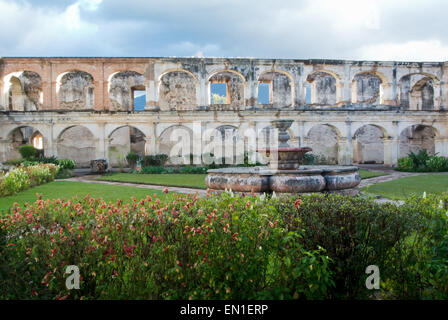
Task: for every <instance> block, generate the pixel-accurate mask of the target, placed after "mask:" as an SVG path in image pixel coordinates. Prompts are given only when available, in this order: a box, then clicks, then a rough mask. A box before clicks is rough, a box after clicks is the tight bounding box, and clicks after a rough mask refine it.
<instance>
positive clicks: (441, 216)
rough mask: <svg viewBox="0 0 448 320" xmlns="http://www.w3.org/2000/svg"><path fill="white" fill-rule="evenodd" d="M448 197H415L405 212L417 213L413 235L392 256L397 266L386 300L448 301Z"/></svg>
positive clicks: (413, 225)
mask: <svg viewBox="0 0 448 320" xmlns="http://www.w3.org/2000/svg"><path fill="white" fill-rule="evenodd" d="M447 204H448V194H446V193H445V194H444V195H442V196H428V197H427V198H422V197H421V196H419V197H416V196H413V197H411V198H410V199H408V200H407V201H406V203H405V204H404V205H403V211H407V212H416V213H417V214H415V215H414V216H413V219H412V220H411V221H410V222H409V226H410V228H411V229H412V233H411V234H410V235H409V236H408V237H407V238H406V240H405V241H402V242H400V243H399V245H398V246H396V247H395V248H394V250H393V251H392V252H391V254H390V262H389V263H390V264H391V265H393V269H391V274H390V277H389V279H387V280H386V282H385V286H384V287H385V290H384V297H385V298H398V299H444V300H446V299H448V214H447Z"/></svg>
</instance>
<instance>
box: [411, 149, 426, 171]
mask: <svg viewBox="0 0 448 320" xmlns="http://www.w3.org/2000/svg"><path fill="white" fill-rule="evenodd" d="M408 156H409V158H411V160H412V162H413V163H414V169H417V170H418V169H420V170H421V169H425V168H426V162H427V161H428V160H429V157H430V156H429V154H428V151H426V150H420V151H419V152H418V153H417V154H415V153H414V152H410V153H409V155H408Z"/></svg>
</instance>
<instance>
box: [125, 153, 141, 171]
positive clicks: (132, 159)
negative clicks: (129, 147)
mask: <svg viewBox="0 0 448 320" xmlns="http://www.w3.org/2000/svg"><path fill="white" fill-rule="evenodd" d="M139 160H140V156H139V155H138V154H136V153H134V152H132V151H131V152H129V153H128V154H127V155H126V161H127V162H128V164H129V167H131V168H132V169H135V167H136V166H137V161H139Z"/></svg>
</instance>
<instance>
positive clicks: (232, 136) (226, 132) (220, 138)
mask: <svg viewBox="0 0 448 320" xmlns="http://www.w3.org/2000/svg"><path fill="white" fill-rule="evenodd" d="M210 138H211V139H210V146H213V150H215V152H212V153H213V155H214V159H215V163H223V164H233V165H235V164H241V163H243V161H244V151H245V148H244V141H245V139H244V136H243V135H242V134H241V132H240V130H239V129H238V128H237V127H236V126H234V125H230V124H223V125H220V126H217V127H216V128H213V131H212V132H211V136H210Z"/></svg>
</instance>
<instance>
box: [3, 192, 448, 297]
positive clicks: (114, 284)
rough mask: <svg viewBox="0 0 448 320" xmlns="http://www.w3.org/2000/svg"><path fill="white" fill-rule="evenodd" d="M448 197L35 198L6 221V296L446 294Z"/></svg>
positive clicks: (414, 295) (439, 295)
mask: <svg viewBox="0 0 448 320" xmlns="http://www.w3.org/2000/svg"><path fill="white" fill-rule="evenodd" d="M447 200H448V197H447V196H446V195H444V196H443V197H441V198H440V197H428V198H426V199H422V198H413V199H409V200H408V201H407V202H406V204H405V205H403V206H400V207H397V206H394V205H390V204H388V205H379V204H377V203H375V202H373V201H372V200H370V199H363V198H360V197H346V196H339V195H328V194H327V195H307V196H300V197H281V198H277V197H273V198H269V197H266V196H264V195H261V196H252V195H248V196H246V197H240V196H238V195H233V194H231V193H230V192H225V193H224V194H222V195H221V196H214V195H209V196H208V197H204V198H199V197H197V196H196V195H179V196H178V197H177V198H175V199H174V200H173V199H171V200H168V199H160V198H159V197H154V196H147V197H145V198H143V199H138V198H137V199H135V200H133V201H132V202H130V203H126V204H125V203H123V202H121V201H115V202H113V203H107V202H104V201H103V200H100V199H94V198H90V197H84V198H81V197H78V198H77V199H72V200H61V199H57V200H53V201H44V200H37V201H36V202H35V203H33V204H30V205H27V206H25V207H22V206H20V205H17V206H15V207H14V208H13V209H12V212H11V214H10V215H6V216H5V217H4V218H3V219H0V260H1V261H0V265H1V266H2V272H0V282H1V283H2V284H4V285H2V286H0V299H183V300H186V299H376V298H378V297H380V298H381V299H417V298H423V299H428V298H429V299H434V298H437V299H447V298H448V267H447V265H448V260H447V255H446V254H445V253H446V251H447V250H448V235H447V231H446V230H447V227H448V217H447V215H446V210H447V207H446V204H447ZM68 265H75V266H77V267H78V268H79V270H80V275H81V277H82V278H81V279H80V288H79V290H68V289H67V287H66V285H65V283H66V277H67V275H66V274H65V270H66V266H68ZM369 265H376V266H378V267H379V269H380V270H381V287H380V289H379V290H377V291H375V290H374V291H372V290H368V289H367V288H366V285H365V283H366V277H367V275H366V274H365V270H366V267H367V266H369Z"/></svg>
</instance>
